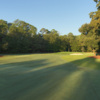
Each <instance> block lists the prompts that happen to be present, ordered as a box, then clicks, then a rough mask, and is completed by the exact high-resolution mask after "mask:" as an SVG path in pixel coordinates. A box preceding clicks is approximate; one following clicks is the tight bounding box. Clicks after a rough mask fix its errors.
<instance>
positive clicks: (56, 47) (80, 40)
mask: <svg viewBox="0 0 100 100" xmlns="http://www.w3.org/2000/svg"><path fill="white" fill-rule="evenodd" d="M94 1H95V2H96V3H97V5H96V7H97V11H95V12H91V13H90V14H89V15H90V18H91V22H90V23H86V24H83V25H82V26H81V27H80V28H79V32H81V35H78V36H75V35H73V33H68V34H67V35H59V32H58V31H57V30H55V29H52V30H48V29H45V28H42V29H41V30H40V31H39V32H37V28H36V27H35V26H33V25H31V24H29V23H26V22H25V21H21V20H18V19H17V20H15V21H14V22H13V23H8V22H7V21H5V20H0V53H37V52H61V51H73V52H92V51H93V50H100V1H99V0H94Z"/></svg>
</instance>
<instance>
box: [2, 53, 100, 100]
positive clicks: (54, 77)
mask: <svg viewBox="0 0 100 100" xmlns="http://www.w3.org/2000/svg"><path fill="white" fill-rule="evenodd" d="M69 54H70V53H66V52H64V53H51V54H27V55H7V56H6V55H4V57H1V58H0V100H100V95H99V94H100V78H99V77H100V71H99V70H95V69H92V70H91V69H87V68H88V66H89V65H91V60H90V61H89V62H88V66H87V68H84V66H83V67H79V66H77V65H75V64H73V63H75V62H77V63H76V64H78V65H82V63H85V62H84V61H88V60H89V59H90V58H89V59H88V60H87V57H88V56H90V55H91V54H84V55H83V56H70V55H69ZM84 59H86V60H84ZM82 61H83V62H82ZM78 62H81V64H79V63H78ZM94 62H95V61H94ZM92 63H93V61H92ZM95 63H97V64H98V63H99V61H98V62H97V61H96V62H95ZM85 67H86V66H85Z"/></svg>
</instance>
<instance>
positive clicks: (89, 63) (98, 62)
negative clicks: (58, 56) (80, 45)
mask: <svg viewBox="0 0 100 100" xmlns="http://www.w3.org/2000/svg"><path fill="white" fill-rule="evenodd" d="M90 56H94V54H93V53H83V55H67V56H66V55H64V56H62V59H64V60H66V61H67V62H71V63H74V64H76V65H77V66H79V67H85V68H90V69H97V70H98V69H100V59H95V58H90Z"/></svg>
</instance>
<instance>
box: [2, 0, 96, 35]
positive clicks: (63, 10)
mask: <svg viewBox="0 0 100 100" xmlns="http://www.w3.org/2000/svg"><path fill="white" fill-rule="evenodd" d="M92 11H96V3H95V2H94V1H93V0H0V19H3V20H5V21H8V22H13V21H15V20H16V19H19V20H22V21H25V22H27V23H29V24H31V25H34V26H35V27H37V29H38V31H39V30H40V29H41V28H46V29H48V30H51V29H56V30H57V31H58V32H59V33H60V35H66V34H68V33H69V32H72V33H73V34H74V35H80V34H81V33H79V31H78V29H79V27H81V25H82V24H84V23H89V22H90V21H91V19H90V18H89V13H90V12H92Z"/></svg>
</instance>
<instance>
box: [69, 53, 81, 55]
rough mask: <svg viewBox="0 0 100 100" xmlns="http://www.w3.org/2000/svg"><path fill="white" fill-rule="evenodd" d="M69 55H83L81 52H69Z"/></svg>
mask: <svg viewBox="0 0 100 100" xmlns="http://www.w3.org/2000/svg"><path fill="white" fill-rule="evenodd" d="M70 55H83V54H82V53H73V54H70Z"/></svg>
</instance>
